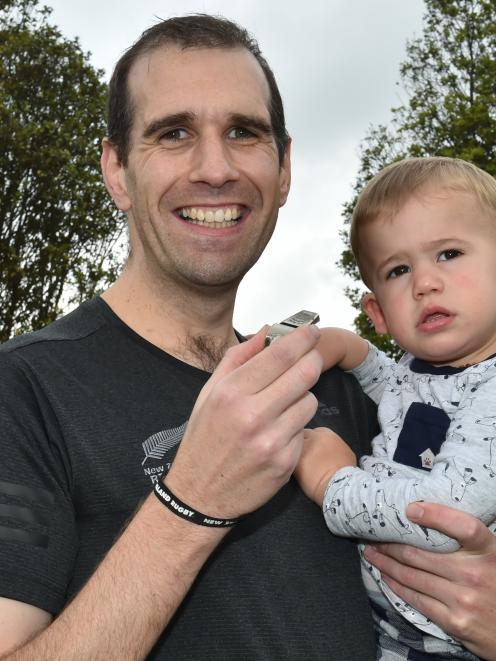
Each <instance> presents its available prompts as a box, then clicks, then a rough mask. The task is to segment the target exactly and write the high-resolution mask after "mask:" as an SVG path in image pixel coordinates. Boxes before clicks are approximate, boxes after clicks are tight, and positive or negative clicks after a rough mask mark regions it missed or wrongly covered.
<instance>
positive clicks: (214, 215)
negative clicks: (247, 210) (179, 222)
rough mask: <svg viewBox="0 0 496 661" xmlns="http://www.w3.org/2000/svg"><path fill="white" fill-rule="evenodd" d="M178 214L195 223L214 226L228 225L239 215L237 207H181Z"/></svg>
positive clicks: (234, 221) (233, 222)
mask: <svg viewBox="0 0 496 661" xmlns="http://www.w3.org/2000/svg"><path fill="white" fill-rule="evenodd" d="M179 215H180V216H181V217H182V218H184V219H185V220H189V221H191V222H193V223H195V225H211V226H214V227H219V226H220V227H229V226H230V225H234V224H235V223H236V221H237V220H238V219H239V218H240V216H241V211H240V210H239V209H238V208H237V207H231V208H227V209H200V208H198V207H188V208H184V209H181V211H180V212H179Z"/></svg>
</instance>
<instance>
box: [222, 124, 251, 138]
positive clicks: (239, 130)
mask: <svg viewBox="0 0 496 661" xmlns="http://www.w3.org/2000/svg"><path fill="white" fill-rule="evenodd" d="M227 135H228V138H234V140H249V139H250V138H255V137H256V136H255V133H253V131H250V129H247V128H245V127H244V126H235V127H234V128H232V129H231V130H230V131H229V133H228V134H227Z"/></svg>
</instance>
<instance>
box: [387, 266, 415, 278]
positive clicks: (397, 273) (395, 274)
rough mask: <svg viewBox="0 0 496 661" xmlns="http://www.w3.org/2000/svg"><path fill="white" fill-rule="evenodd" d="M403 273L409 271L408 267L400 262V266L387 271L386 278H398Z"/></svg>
mask: <svg viewBox="0 0 496 661" xmlns="http://www.w3.org/2000/svg"><path fill="white" fill-rule="evenodd" d="M405 273H410V267H409V266H407V265H406V264H400V266H395V267H394V269H391V270H390V271H388V273H387V275H386V280H390V279H391V278H399V277H400V275H404V274H405Z"/></svg>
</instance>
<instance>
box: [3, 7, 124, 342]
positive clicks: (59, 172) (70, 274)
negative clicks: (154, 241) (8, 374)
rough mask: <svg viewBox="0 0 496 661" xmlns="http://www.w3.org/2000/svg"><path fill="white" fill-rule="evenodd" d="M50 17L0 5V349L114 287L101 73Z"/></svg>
mask: <svg viewBox="0 0 496 661" xmlns="http://www.w3.org/2000/svg"><path fill="white" fill-rule="evenodd" d="M49 14H50V10H49V9H47V8H40V7H39V6H38V0H10V1H8V0H7V1H6V0H3V1H2V2H1V4H0V144H1V145H2V149H1V150H0V340H1V341H3V340H6V339H8V338H9V337H11V336H12V335H13V334H16V333H19V332H22V331H25V330H29V329H36V328H39V327H41V326H43V325H45V324H46V323H48V322H49V321H52V320H53V319H55V318H56V317H57V315H58V314H60V312H61V306H62V304H64V305H68V304H71V303H75V302H78V301H80V300H83V299H85V298H88V297H91V296H93V295H95V293H96V292H97V291H98V290H99V289H100V288H102V287H103V286H104V285H105V284H106V283H107V282H109V281H111V280H112V279H114V278H115V275H116V269H117V266H118V265H117V258H116V257H115V254H116V253H119V251H117V250H116V247H117V243H118V242H119V241H120V238H121V236H122V232H123V227H124V224H123V222H122V219H121V218H120V216H119V214H118V213H117V212H116V211H115V210H114V207H113V204H112V203H111V201H110V199H109V197H108V194H107V192H106V190H105V186H104V185H103V182H102V179H101V175H100V170H99V152H100V141H101V138H102V136H104V135H105V124H104V115H105V98H106V86H105V84H104V83H103V82H102V72H101V71H97V70H95V69H94V68H93V67H92V66H91V64H90V63H89V56H88V54H84V53H83V52H82V51H81V47H80V45H79V42H78V40H77V39H75V40H68V39H66V38H64V37H63V36H62V35H61V33H60V32H59V31H58V29H57V28H56V27H54V26H51V25H50V24H49V23H48V17H49ZM119 254H121V253H119Z"/></svg>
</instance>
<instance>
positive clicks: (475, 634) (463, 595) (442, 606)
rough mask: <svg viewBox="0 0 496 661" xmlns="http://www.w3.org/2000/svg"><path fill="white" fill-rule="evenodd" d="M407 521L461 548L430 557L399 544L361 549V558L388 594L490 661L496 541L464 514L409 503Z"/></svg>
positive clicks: (493, 654)
mask: <svg viewBox="0 0 496 661" xmlns="http://www.w3.org/2000/svg"><path fill="white" fill-rule="evenodd" d="M407 515H408V518H409V519H410V520H411V521H413V522H414V523H417V524H419V525H422V526H427V527H429V528H434V529H435V530H439V531H440V532H443V533H445V534H446V535H448V536H450V537H452V538H454V539H456V540H457V541H458V542H459V543H460V545H461V549H460V550H459V551H456V552H454V553H432V552H429V551H423V550H420V549H416V548H413V547H411V546H407V545H403V544H377V545H374V546H373V547H372V546H369V547H367V549H366V552H365V557H366V558H367V560H368V561H369V562H371V563H372V564H373V565H375V566H376V567H377V568H378V569H380V571H381V572H382V577H383V579H384V580H385V581H386V582H387V583H388V585H389V586H390V587H391V589H392V590H394V592H395V593H396V594H398V595H399V596H400V597H402V598H403V599H404V600H405V601H406V602H408V603H409V604H411V605H412V606H413V607H414V608H417V609H418V610H419V611H421V612H422V613H424V615H426V616H427V617H429V618H431V619H432V620H433V622H435V623H436V624H438V625H439V626H440V627H441V628H442V629H444V630H445V631H447V632H448V633H450V634H451V635H453V636H454V637H455V638H457V639H458V640H460V641H461V642H462V643H463V644H464V645H465V646H466V647H467V648H468V649H470V650H471V651H472V652H474V653H475V654H477V655H478V656H481V657H482V658H484V659H488V660H489V661H495V660H496V537H495V536H494V535H493V534H492V533H491V532H490V531H489V530H488V528H487V527H486V526H485V525H484V524H482V523H481V522H480V521H478V520H477V519H476V518H474V517H473V516H472V515H470V514H466V513H464V512H460V511H459V510H454V509H451V508H449V507H446V506H444V505H435V504H432V503H412V504H411V505H410V506H409V507H408V509H407Z"/></svg>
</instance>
